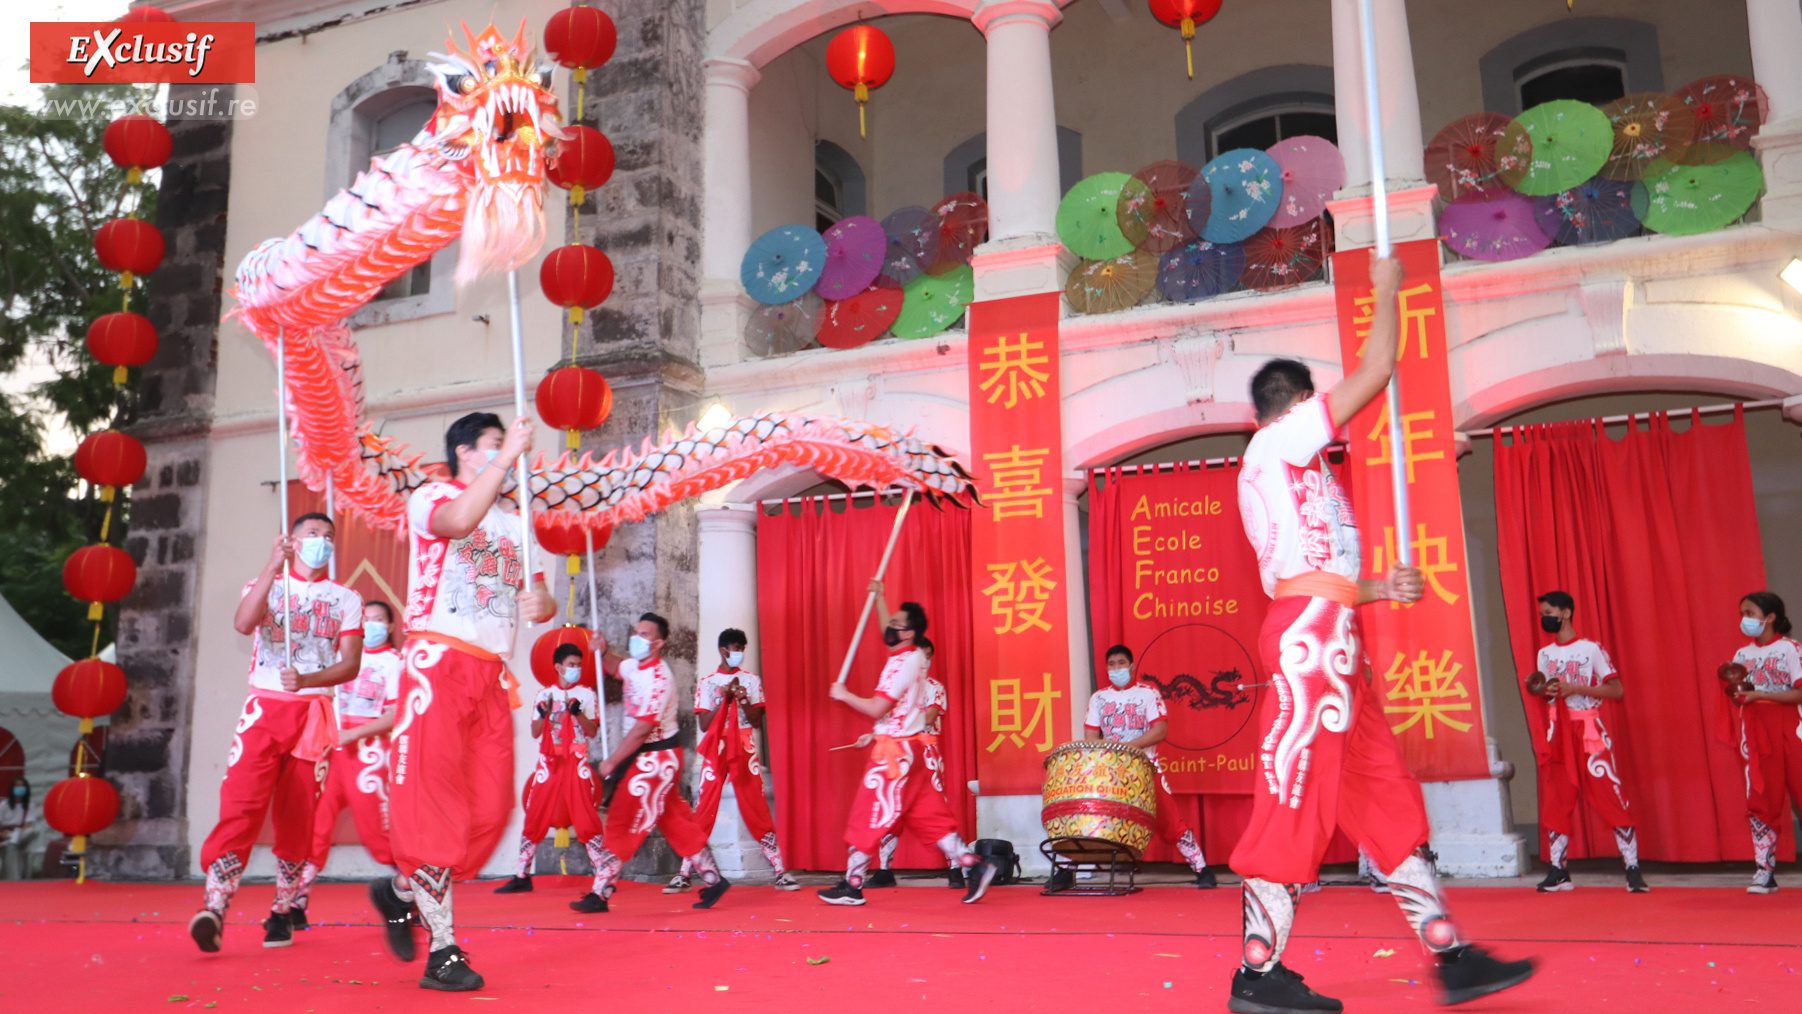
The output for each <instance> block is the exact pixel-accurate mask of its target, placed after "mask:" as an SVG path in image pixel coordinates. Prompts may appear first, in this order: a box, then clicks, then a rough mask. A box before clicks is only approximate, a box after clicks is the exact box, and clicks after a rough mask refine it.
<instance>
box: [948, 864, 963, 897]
mask: <svg viewBox="0 0 1802 1014" xmlns="http://www.w3.org/2000/svg"><path fill="white" fill-rule="evenodd" d="M945 886H946V887H949V888H951V889H952V890H953V891H961V890H963V889H964V869H963V867H961V866H958V867H954V868H953V869H952V870H951V873H950V875H949V876H948V877H947V878H946V879H945Z"/></svg>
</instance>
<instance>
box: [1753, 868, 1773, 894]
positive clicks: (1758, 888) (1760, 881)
mask: <svg viewBox="0 0 1802 1014" xmlns="http://www.w3.org/2000/svg"><path fill="white" fill-rule="evenodd" d="M1746 893H1747V894H1776V893H1777V871H1776V870H1763V869H1761V870H1759V871H1758V872H1757V873H1756V874H1754V875H1753V876H1752V886H1751V887H1748V888H1746Z"/></svg>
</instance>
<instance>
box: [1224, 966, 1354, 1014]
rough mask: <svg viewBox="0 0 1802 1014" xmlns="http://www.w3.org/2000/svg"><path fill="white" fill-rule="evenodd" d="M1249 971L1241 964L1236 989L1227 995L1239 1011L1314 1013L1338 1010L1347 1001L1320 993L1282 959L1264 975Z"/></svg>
mask: <svg viewBox="0 0 1802 1014" xmlns="http://www.w3.org/2000/svg"><path fill="white" fill-rule="evenodd" d="M1254 974H1256V973H1253V972H1248V971H1246V970H1245V967H1244V966H1243V965H1241V966H1240V967H1239V970H1238V971H1236V972H1234V973H1233V991H1232V993H1231V994H1230V995H1229V996H1228V997H1227V998H1226V1009H1227V1010H1230V1011H1235V1012H1236V1014H1314V1012H1316V1011H1326V1012H1329V1014H1336V1012H1338V1011H1342V1010H1344V1009H1345V1005H1344V1004H1342V1003H1340V1002H1339V1001H1337V1000H1335V999H1333V998H1332V997H1330V996H1321V995H1320V994H1319V993H1316V992H1314V991H1313V990H1312V989H1309V988H1308V985H1307V983H1305V982H1303V981H1302V980H1301V976H1299V975H1297V974H1295V973H1294V972H1291V971H1290V970H1289V969H1288V968H1286V967H1284V965H1283V963H1282V962H1280V961H1279V962H1277V963H1276V966H1275V967H1273V968H1272V969H1271V970H1270V971H1268V972H1265V973H1264V974H1263V975H1259V976H1257V978H1255V979H1254V978H1252V976H1253V975H1254Z"/></svg>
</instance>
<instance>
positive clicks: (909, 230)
mask: <svg viewBox="0 0 1802 1014" xmlns="http://www.w3.org/2000/svg"><path fill="white" fill-rule="evenodd" d="M939 224H940V223H939V216H937V215H935V214H933V213H932V212H930V211H927V210H926V209H925V208H922V207H920V206H919V205H917V204H913V205H909V206H908V207H905V208H902V209H900V210H898V211H891V212H889V215H888V217H887V218H885V219H883V220H882V231H883V232H884V233H886V234H887V235H888V239H889V243H891V244H893V245H896V246H899V247H900V248H901V249H903V250H905V251H907V253H908V255H909V256H911V257H912V258H913V259H914V260H915V261H916V262H918V263H919V265H920V267H922V268H924V267H925V266H926V265H928V264H931V263H932V262H933V261H936V260H938V259H939Z"/></svg>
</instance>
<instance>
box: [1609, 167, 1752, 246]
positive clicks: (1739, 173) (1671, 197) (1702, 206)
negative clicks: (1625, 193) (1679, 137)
mask: <svg viewBox="0 0 1802 1014" xmlns="http://www.w3.org/2000/svg"><path fill="white" fill-rule="evenodd" d="M1658 168H1659V167H1657V166H1654V167H1652V169H1648V170H1647V172H1646V177H1645V178H1644V179H1642V180H1640V181H1639V182H1638V183H1636V184H1634V187H1633V213H1634V214H1636V215H1638V216H1639V220H1640V221H1641V222H1644V223H1645V224H1646V228H1648V229H1653V230H1656V231H1658V232H1662V233H1665V234H1666V235H1670V236H1693V235H1695V234H1697V233H1699V232H1712V231H1713V230H1715V229H1719V228H1721V227H1723V226H1726V225H1731V224H1732V223H1733V221H1734V220H1735V219H1737V218H1739V217H1740V216H1741V215H1743V214H1745V213H1746V211H1747V210H1748V209H1750V208H1751V207H1752V202H1753V201H1756V200H1758V192H1759V191H1760V190H1762V189H1764V173H1763V172H1762V171H1761V170H1760V169H1759V168H1758V160H1757V159H1755V158H1753V157H1752V155H1751V154H1750V153H1749V152H1743V151H1741V152H1736V153H1734V154H1733V155H1732V156H1731V157H1730V158H1727V159H1724V160H1722V161H1719V162H1715V163H1713V164H1711V165H1688V166H1686V165H1678V166H1671V167H1670V168H1668V169H1663V170H1662V171H1654V170H1657V169H1658Z"/></svg>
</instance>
